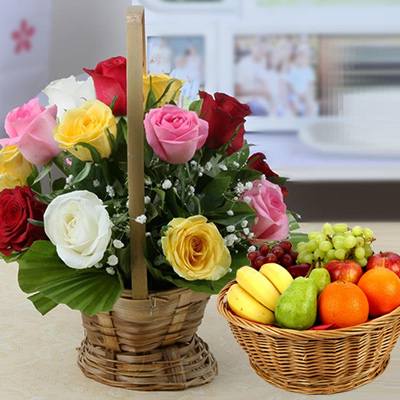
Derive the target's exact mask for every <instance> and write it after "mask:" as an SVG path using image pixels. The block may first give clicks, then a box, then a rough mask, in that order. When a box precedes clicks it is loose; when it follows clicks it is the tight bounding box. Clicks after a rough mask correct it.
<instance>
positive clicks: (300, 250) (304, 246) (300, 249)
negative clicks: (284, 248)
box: [296, 242, 306, 253]
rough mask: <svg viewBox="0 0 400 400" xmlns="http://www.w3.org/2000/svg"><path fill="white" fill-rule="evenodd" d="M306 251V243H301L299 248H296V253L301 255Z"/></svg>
mask: <svg viewBox="0 0 400 400" xmlns="http://www.w3.org/2000/svg"><path fill="white" fill-rule="evenodd" d="M305 249H306V243H304V242H300V243H299V244H298V245H297V248H296V251H297V252H298V253H301V252H302V251H303V250H305Z"/></svg>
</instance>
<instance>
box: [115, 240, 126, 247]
mask: <svg viewBox="0 0 400 400" xmlns="http://www.w3.org/2000/svg"><path fill="white" fill-rule="evenodd" d="M113 246H114V247H115V248H116V249H122V248H123V247H124V246H125V245H124V244H123V243H122V242H121V241H120V240H118V239H115V240H114V241H113Z"/></svg>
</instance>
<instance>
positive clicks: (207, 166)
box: [204, 161, 212, 171]
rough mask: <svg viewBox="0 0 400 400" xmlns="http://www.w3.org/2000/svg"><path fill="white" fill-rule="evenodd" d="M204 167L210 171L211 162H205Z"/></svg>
mask: <svg viewBox="0 0 400 400" xmlns="http://www.w3.org/2000/svg"><path fill="white" fill-rule="evenodd" d="M204 168H205V169H206V171H211V170H212V164H211V163H210V161H208V162H207V163H206V165H205V166H204Z"/></svg>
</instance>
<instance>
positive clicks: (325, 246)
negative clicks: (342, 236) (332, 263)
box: [319, 240, 333, 253]
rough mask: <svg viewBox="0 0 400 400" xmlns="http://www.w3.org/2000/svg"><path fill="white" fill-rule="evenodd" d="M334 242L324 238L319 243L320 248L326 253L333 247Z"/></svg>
mask: <svg viewBox="0 0 400 400" xmlns="http://www.w3.org/2000/svg"><path fill="white" fill-rule="evenodd" d="M332 247H333V246H332V243H331V242H330V241H329V240H324V241H323V242H321V243H320V244H319V249H320V250H321V251H325V253H326V252H327V251H329V250H331V249H332Z"/></svg>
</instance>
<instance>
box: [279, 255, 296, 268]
mask: <svg viewBox="0 0 400 400" xmlns="http://www.w3.org/2000/svg"><path fill="white" fill-rule="evenodd" d="M280 262H281V264H282V265H283V266H284V267H290V266H291V265H293V260H292V257H290V255H289V254H284V255H283V256H282V257H281V259H280Z"/></svg>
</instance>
